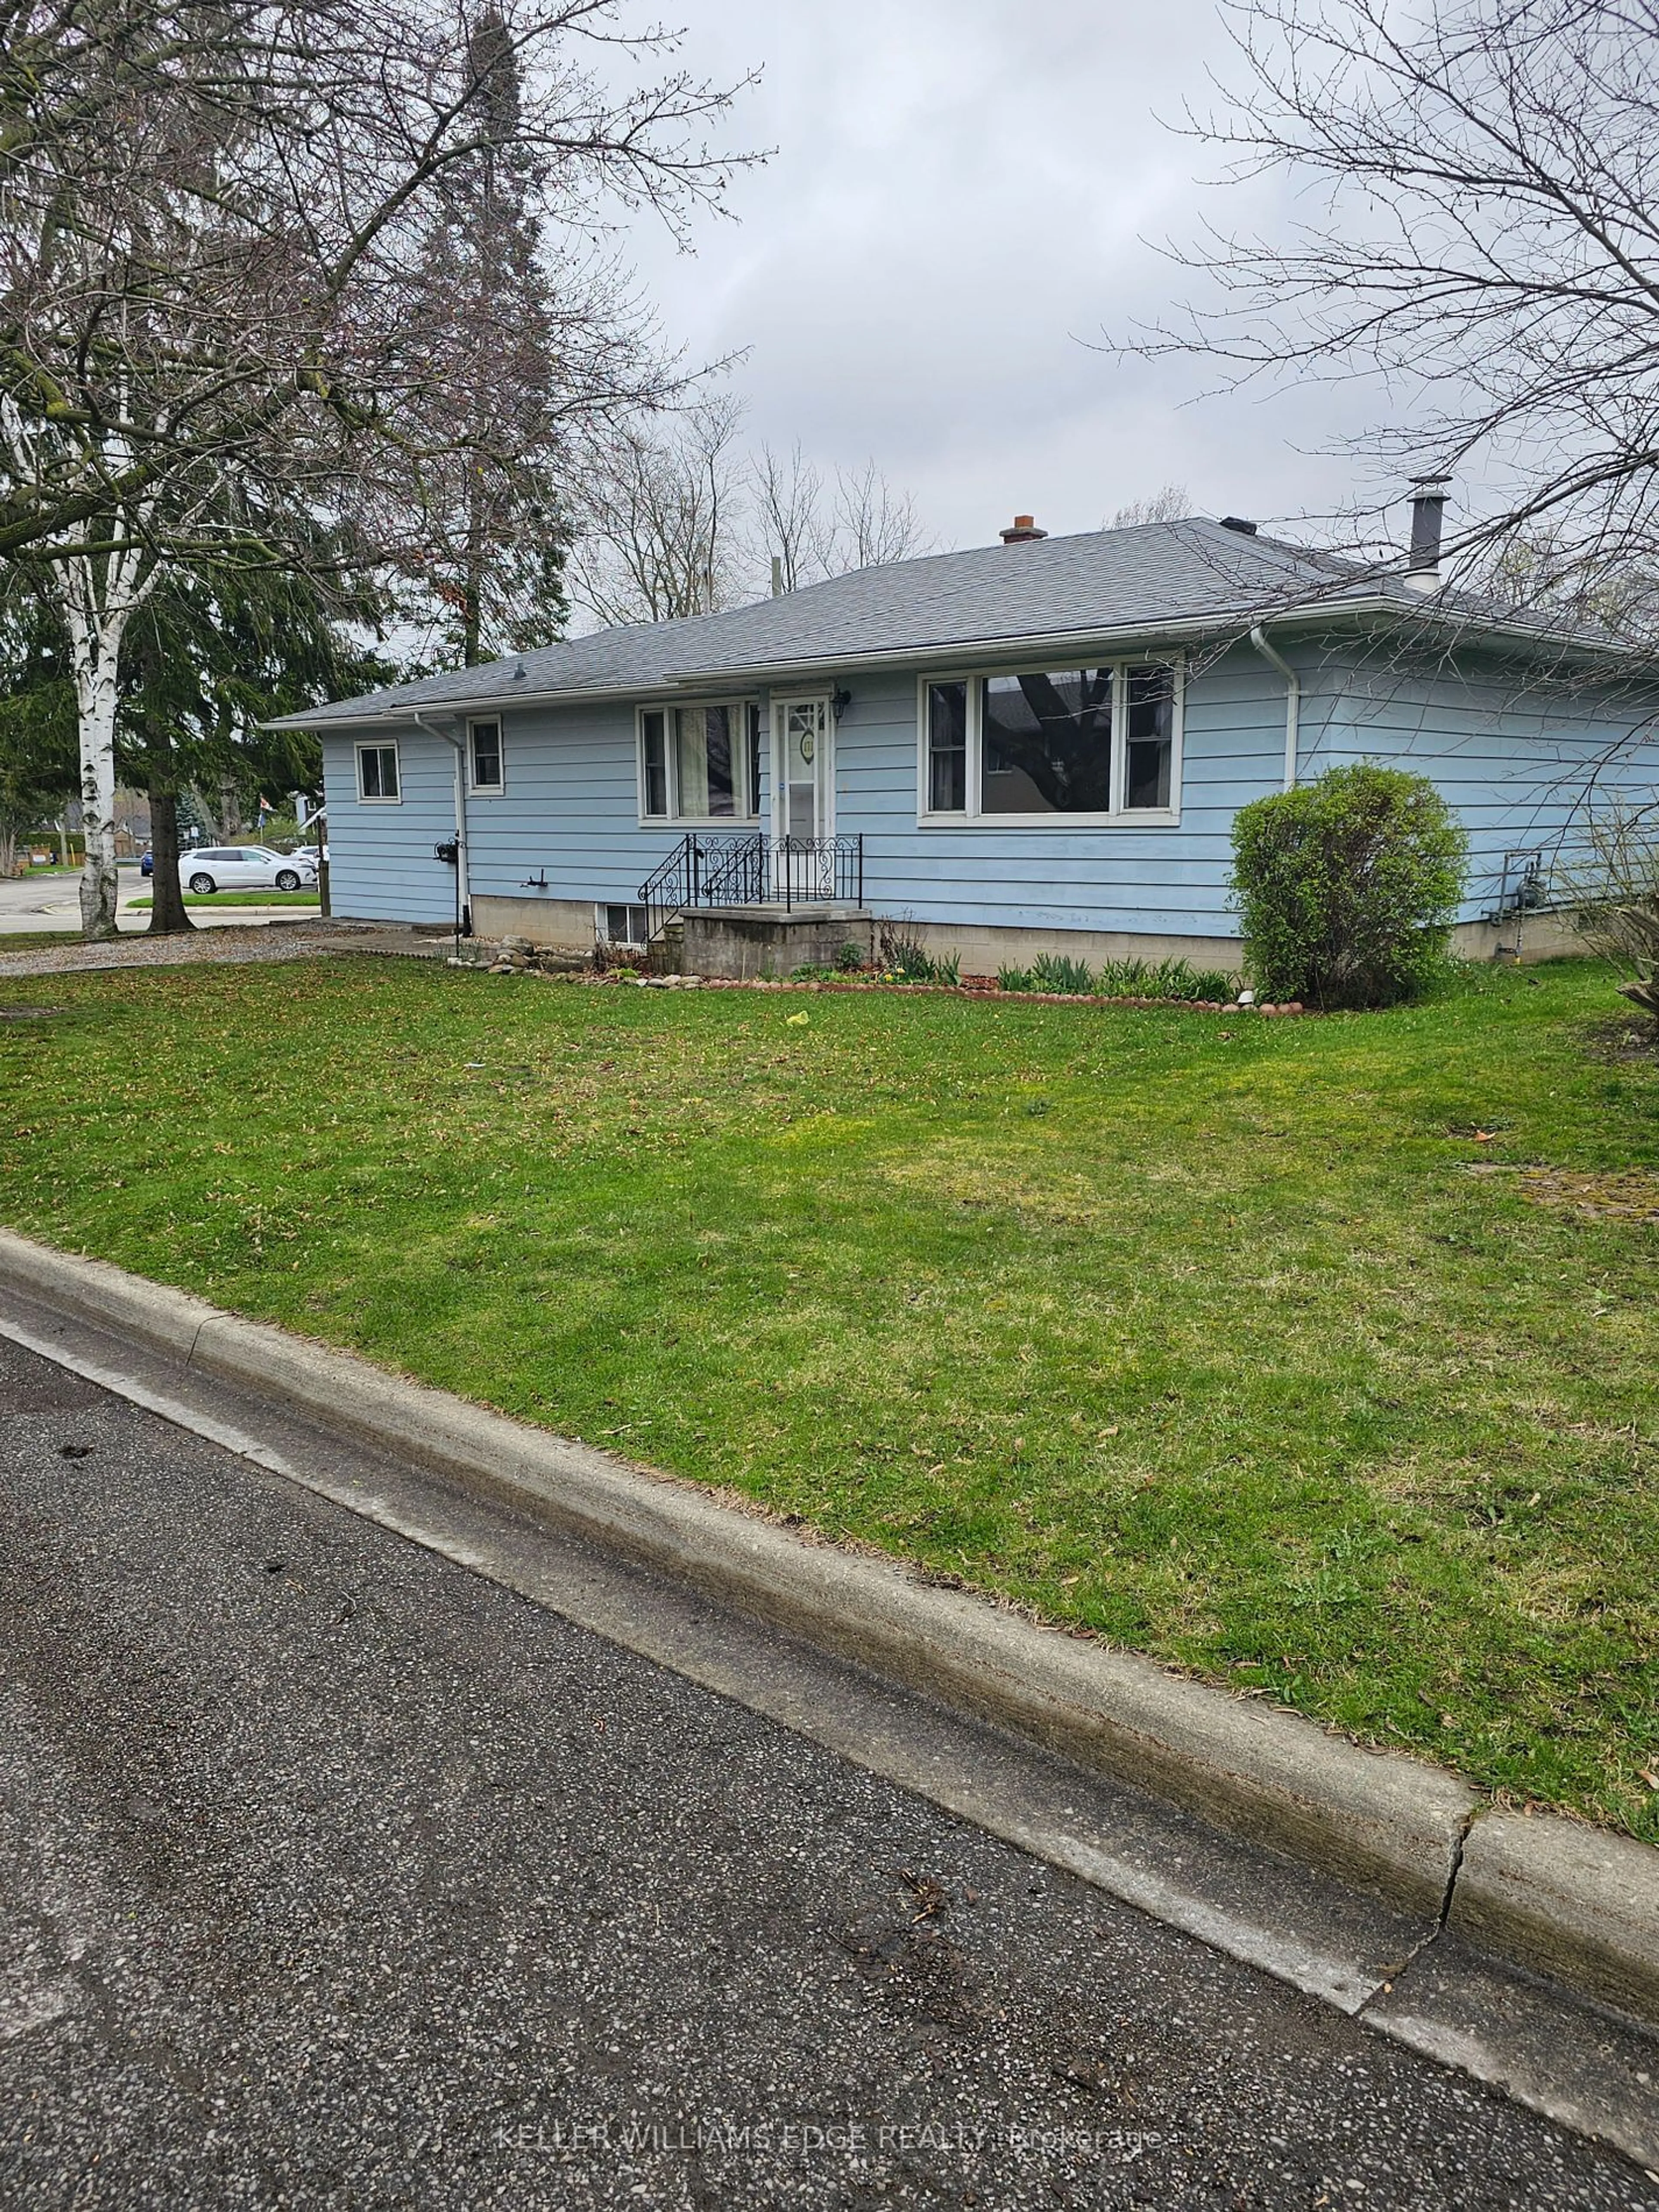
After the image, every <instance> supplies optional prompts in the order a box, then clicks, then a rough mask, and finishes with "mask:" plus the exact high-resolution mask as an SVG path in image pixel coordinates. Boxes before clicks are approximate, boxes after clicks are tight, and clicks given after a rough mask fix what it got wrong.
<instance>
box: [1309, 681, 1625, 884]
mask: <svg viewBox="0 0 1659 2212" xmlns="http://www.w3.org/2000/svg"><path fill="white" fill-rule="evenodd" d="M1650 712H1651V708H1650V705H1648V704H1645V703H1644V702H1642V701H1641V700H1639V699H1630V698H1626V699H1623V700H1620V699H1616V698H1614V697H1612V696H1607V695H1603V696H1601V697H1599V698H1598V697H1597V696H1595V694H1594V693H1591V692H1588V691H1586V690H1583V689H1581V688H1577V687H1574V686H1571V685H1570V684H1567V683H1566V682H1565V681H1564V680H1562V679H1560V678H1553V677H1544V678H1538V677H1534V678H1533V679H1532V680H1531V681H1530V682H1528V681H1526V680H1524V679H1523V678H1522V677H1520V676H1519V675H1518V674H1517V673H1516V671H1514V670H1513V669H1509V668H1506V667H1505V666H1504V665H1503V664H1502V663H1501V662H1498V660H1496V659H1494V658H1492V656H1489V655H1478V654H1474V653H1468V654H1466V655H1464V656H1463V657H1462V660H1461V662H1460V665H1456V666H1454V667H1446V666H1443V665H1442V666H1437V667H1435V668H1432V669H1423V668H1419V669H1412V668H1409V667H1402V666H1399V665H1381V666H1367V665H1364V664H1361V665H1352V664H1351V665H1349V666H1348V668H1347V669H1346V671H1345V672H1344V676H1343V680H1342V697H1341V700H1340V706H1339V708H1338V710H1337V711H1336V712H1335V713H1334V714H1333V715H1332V716H1331V717H1330V719H1329V721H1328V725H1327V727H1326V729H1325V732H1324V733H1323V737H1322V741H1321V743H1320V744H1318V745H1317V746H1316V747H1314V748H1312V749H1311V750H1310V753H1309V755H1308V756H1307V757H1306V769H1305V772H1306V773H1307V774H1310V775H1313V774H1316V773H1317V772H1318V771H1319V770H1320V769H1323V768H1328V767H1332V766H1334V765H1337V764H1339V763H1344V762H1351V761H1356V760H1372V761H1378V762H1382V763H1385V764H1386V765H1388V766H1389V767H1394V768H1401V769H1411V770H1413V772H1415V773H1416V774H1418V775H1426V776H1428V777H1430V778H1431V780H1432V781H1433V783H1434V785H1435V787H1436V788H1437V790H1438V792H1439V793H1440V794H1441V796H1442V797H1443V799H1445V800H1446V802H1447V804H1448V805H1449V806H1451V807H1452V808H1453V809H1454V811H1455V812H1456V814H1457V816H1458V818H1459V820H1460V821H1461V822H1462V824H1463V826H1464V829H1466V830H1467V832H1468V840H1469V872H1468V895H1467V896H1466V898H1465V901H1464V904H1463V907H1462V919H1464V920H1466V921H1468V920H1474V919H1476V918H1478V917H1480V915H1485V914H1486V913H1488V912H1489V911H1491V909H1492V905H1493V902H1494V901H1495V899H1496V898H1497V896H1498V891H1499V890H1500V888H1501V886H1502V883H1503V875H1504V854H1505V852H1506V851H1521V850H1537V851H1540V852H1541V854H1543V855H1544V860H1545V865H1546V866H1547V867H1549V868H1552V869H1553V871H1554V872H1555V873H1556V875H1557V877H1558V878H1560V879H1563V880H1565V877H1566V876H1567V875H1569V874H1570V873H1571V870H1572V868H1573V866H1574V865H1575V862H1576V860H1577V858H1578V855H1579V853H1580V851H1581V849H1582V847H1581V841H1582V836H1583V828H1584V824H1585V822H1586V820H1587V818H1588V817H1589V814H1590V813H1591V812H1593V811H1596V810H1598V809H1600V808H1601V807H1603V806H1605V805H1607V804H1609V803H1611V802H1616V801H1617V800H1619V799H1626V800H1634V801H1637V802H1638V803H1645V802H1650V801H1651V800H1652V799H1654V797H1655V795H1656V788H1659V744H1656V743H1655V742H1654V739H1653V738H1652V737H1651V736H1650V734H1649V730H1648V726H1647V724H1648V717H1649V714H1650Z"/></svg>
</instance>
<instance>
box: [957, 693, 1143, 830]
mask: <svg viewBox="0 0 1659 2212" xmlns="http://www.w3.org/2000/svg"><path fill="white" fill-rule="evenodd" d="M1179 706H1180V681H1179V672H1178V671H1177V669H1176V666H1175V665H1174V664H1173V663H1171V662H1169V661H1135V662H1117V663H1113V664H1109V665H1105V666H1103V667H1096V668H1065V669H1052V670H1051V669H1030V670H1024V669H1023V670H1019V671H1015V672H1012V673H1009V674H1006V675H994V676H974V677H962V678H954V679H952V680H951V681H948V682H941V683H930V684H926V685H924V687H923V707H922V734H923V745H924V759H923V763H922V807H921V811H922V812H923V814H924V815H926V816H929V817H938V816H947V817H948V816H956V817H963V818H967V819H979V818H981V817H990V818H997V817H1008V816H1015V817H1026V818H1028V819H1030V818H1042V817H1048V816H1054V815H1070V816H1079V815H1081V816H1085V817H1091V818H1093V819H1095V820H1115V819H1117V818H1119V817H1128V818H1133V817H1135V816H1137V815H1142V816H1146V815H1158V816H1163V817H1169V816H1171V815H1173V813H1174V812H1175V811H1176V805H1177V804H1178V784H1179V774H1180V769H1179V752H1180V729H1179V721H1180V714H1179Z"/></svg>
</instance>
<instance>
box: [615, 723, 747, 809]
mask: <svg viewBox="0 0 1659 2212" xmlns="http://www.w3.org/2000/svg"><path fill="white" fill-rule="evenodd" d="M761 752H762V747H761V712H760V708H758V707H757V706H756V705H754V704H753V703H752V702H750V701H748V700H721V701H719V702H715V703H714V704H711V705H707V706H701V707H648V708H644V709H643V710H642V711H641V714H640V812H641V814H642V815H643V816H645V817H647V820H651V819H657V820H662V821H673V822H752V821H754V820H756V819H757V818H758V817H759V814H760V802H761Z"/></svg>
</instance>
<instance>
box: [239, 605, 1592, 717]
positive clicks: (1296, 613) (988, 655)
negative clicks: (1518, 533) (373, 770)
mask: <svg viewBox="0 0 1659 2212" xmlns="http://www.w3.org/2000/svg"><path fill="white" fill-rule="evenodd" d="M1378 618H1382V619H1383V620H1386V621H1392V622H1398V623H1412V624H1413V625H1414V626H1417V627H1422V626H1425V625H1429V626H1433V627H1435V628H1437V629H1448V630H1453V631H1462V632H1464V633H1466V634H1478V635H1480V636H1483V637H1489V638H1494V639H1498V638H1501V639H1504V640H1506V641H1510V642H1513V643H1515V644H1516V645H1522V646H1525V647H1528V649H1530V650H1531V651H1534V652H1537V651H1539V650H1541V649H1543V648H1548V649H1552V650H1554V651H1556V652H1572V653H1582V654H1583V655H1585V656H1586V657H1588V658H1589V659H1596V660H1606V659H1622V658H1624V657H1625V654H1624V648H1623V647H1620V646H1619V645H1617V644H1616V643H1613V642H1612V641H1608V642H1607V643H1606V644H1602V643H1600V642H1598V641H1595V640H1593V639H1588V638H1582V637H1573V636H1571V635H1567V634H1565V633H1560V632H1552V631H1549V630H1546V629H1538V628H1536V627H1534V626H1531V625H1528V624H1527V623H1514V622H1504V621H1503V620H1501V619H1498V618H1492V617H1482V616H1477V615H1473V614H1471V613H1469V612H1468V611H1467V610H1465V609H1459V608H1452V607H1444V606H1439V607H1437V606H1436V605H1434V604H1433V602H1432V600H1431V599H1427V598H1425V599H1422V600H1421V601H1419V602H1413V603H1409V604H1408V603H1406V602H1403V601H1401V600H1400V599H1395V598H1390V597H1389V596H1388V595H1387V594H1385V593H1382V592H1378V593H1375V594H1370V595H1368V596H1366V597H1365V598H1363V599H1308V600H1303V601H1301V602H1299V603H1297V604H1296V605H1290V606H1282V607H1278V608H1273V609H1270V610H1267V611H1263V610H1261V609H1257V610H1255V611H1239V610H1235V611H1230V612H1227V613H1223V614H1207V615H1195V616H1192V617H1188V618H1187V619H1186V620H1184V621H1181V622H1170V621H1161V622H1154V623H1148V622H1139V623H1109V624H1107V625H1104V626H1096V627H1093V628H1091V629H1064V630H1022V631H1020V632H1019V633H1018V635H1014V636H1007V635H1002V636H993V637H978V638H963V639H955V640H950V639H947V640H944V641H935V642H933V643H930V644H927V645H915V646H898V647H894V646H884V647H877V648H876V649H874V650H872V651H871V652H867V653H846V652H842V653H813V654H811V655H807V656H805V657H803V658H800V659H794V660H744V661H735V662H725V663H711V664H710V665H708V666H706V667H702V668H685V669H681V670H679V671H678V672H677V673H674V674H671V675H659V676H657V677H655V678H633V679H630V680H629V682H627V683H622V684H585V685H582V686H580V688H577V689H574V690H572V689H547V688H545V687H538V688H535V689H532V688H529V687H528V686H526V685H523V684H515V685H514V687H513V689H512V690H509V691H501V692H489V693H486V694H483V695H482V696H477V697H470V696H466V695H465V694H463V695H462V696H459V697H453V698H448V699H414V700H409V701H406V702H400V703H398V705H395V706H386V707H374V708H371V707H368V706H367V705H365V706H364V707H363V708H362V709H361V710H360V711H359V712H357V713H355V714H342V713H340V712H339V711H338V709H337V708H326V707H325V708H318V709H316V710H315V712H314V713H313V714H284V715H283V716H281V717H280V718H279V719H277V720H274V721H270V722H263V723H261V724H260V725H259V726H260V727H261V728H262V729H268V730H317V731H319V732H320V731H326V730H349V729H362V728H374V727H378V726H384V725H385V724H386V723H388V722H410V721H413V720H415V719H416V716H418V715H421V714H456V715H462V714H489V713H500V712H501V710H503V709H504V708H511V707H528V706H572V707H575V706H583V705H587V704H596V705H597V704H602V703H605V702H611V701H615V700H619V699H622V700H628V699H634V700H637V699H641V698H646V697H649V696H652V695H653V694H659V695H660V694H664V693H672V692H677V691H684V690H707V689H708V687H709V686H710V685H713V684H751V685H752V684H793V683H804V682H806V681H809V680H811V679H812V678H823V677H827V676H830V675H834V674H837V673H854V672H856V671H860V670H863V669H874V668H894V669H909V668H924V667H927V666H930V665H932V666H938V665H946V664H950V663H952V662H957V661H970V660H971V661H986V660H1006V659H1013V658H1014V657H1015V656H1020V657H1024V655H1026V654H1027V653H1031V652H1033V651H1041V652H1057V653H1059V652H1063V653H1079V652H1085V651H1092V650H1099V651H1103V652H1123V651H1132V650H1133V649H1134V648H1135V647H1152V646H1158V645H1184V644H1191V643H1194V642H1195V641H1198V640H1200V639H1203V638H1208V637H1216V636H1225V635H1226V634H1227V633H1228V632H1229V631H1237V633H1238V635H1241V636H1243V635H1245V633H1246V632H1247V631H1248V630H1249V629H1250V628H1251V627H1252V626H1253V625H1255V623H1261V625H1262V627H1263V628H1264V629H1286V628H1289V627H1291V626H1296V627H1297V628H1302V629H1306V628H1310V627H1317V626H1318V625H1320V624H1322V623H1332V622H1343V623H1347V622H1354V621H1362V620H1364V621H1374V620H1376V619H1378Z"/></svg>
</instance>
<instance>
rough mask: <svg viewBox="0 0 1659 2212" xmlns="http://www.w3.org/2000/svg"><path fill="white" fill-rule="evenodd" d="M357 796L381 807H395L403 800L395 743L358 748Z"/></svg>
mask: <svg viewBox="0 0 1659 2212" xmlns="http://www.w3.org/2000/svg"><path fill="white" fill-rule="evenodd" d="M357 796H358V798H359V799H362V800H365V801H367V802H369V803H371V804H372V803H375V802H378V803H379V804H380V805H397V803H398V801H399V800H400V799H402V797H403V785H402V783H401V781H400V780H399V778H398V747H397V744H396V743H395V741H394V742H393V743H392V744H381V745H359V746H358V748H357Z"/></svg>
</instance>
